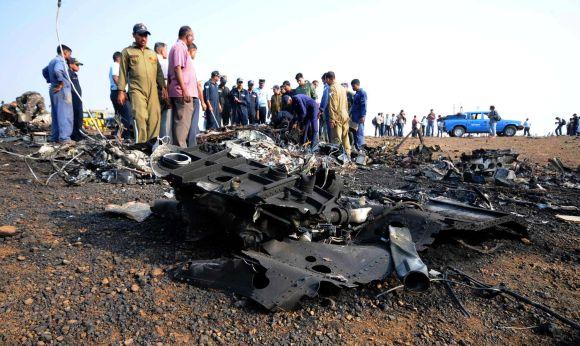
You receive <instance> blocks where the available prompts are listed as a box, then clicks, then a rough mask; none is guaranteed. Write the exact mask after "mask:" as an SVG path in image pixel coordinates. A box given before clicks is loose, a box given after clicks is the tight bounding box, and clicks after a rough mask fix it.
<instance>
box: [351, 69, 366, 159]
mask: <svg viewBox="0 0 580 346" xmlns="http://www.w3.org/2000/svg"><path fill="white" fill-rule="evenodd" d="M350 85H351V86H352V90H354V91H355V92H356V94H355V95H354V98H353V101H352V108H351V111H350V113H351V117H352V121H353V122H354V123H355V124H358V126H357V128H356V134H355V140H354V144H355V146H356V149H357V150H361V149H362V146H363V145H364V144H365V118H366V115H367V93H366V92H365V91H364V90H363V89H362V88H361V87H360V81H359V80H358V79H353V80H352V81H351V82H350Z"/></svg>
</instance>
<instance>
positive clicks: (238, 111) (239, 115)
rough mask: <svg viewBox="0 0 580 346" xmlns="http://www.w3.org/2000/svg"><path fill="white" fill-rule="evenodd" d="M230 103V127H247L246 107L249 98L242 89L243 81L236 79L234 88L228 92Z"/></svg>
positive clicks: (246, 92)
mask: <svg viewBox="0 0 580 346" xmlns="http://www.w3.org/2000/svg"><path fill="white" fill-rule="evenodd" d="M230 102H231V106H232V125H248V105H249V104H250V96H249V94H248V91H247V90H246V89H244V80H243V79H241V78H238V80H237V81H236V87H235V88H232V90H231V91H230Z"/></svg>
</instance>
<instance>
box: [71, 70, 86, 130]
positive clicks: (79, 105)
mask: <svg viewBox="0 0 580 346" xmlns="http://www.w3.org/2000/svg"><path fill="white" fill-rule="evenodd" d="M68 74H69V76H70V80H71V81H72V82H73V85H74V87H75V89H76V90H77V91H78V93H79V95H81V96H82V95H83V92H82V90H81V84H80V83H79V76H78V75H77V73H76V72H75V71H73V70H71V69H69V70H68ZM72 103H73V131H72V135H71V138H72V139H73V140H75V141H79V140H81V139H82V138H83V136H82V135H81V128H82V127H83V101H82V100H81V99H80V97H79V96H78V95H77V93H75V92H74V91H73V92H72Z"/></svg>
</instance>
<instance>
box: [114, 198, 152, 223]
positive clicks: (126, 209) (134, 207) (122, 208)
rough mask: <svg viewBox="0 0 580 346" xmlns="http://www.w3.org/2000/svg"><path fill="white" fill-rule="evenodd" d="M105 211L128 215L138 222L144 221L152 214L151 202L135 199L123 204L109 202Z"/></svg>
mask: <svg viewBox="0 0 580 346" xmlns="http://www.w3.org/2000/svg"><path fill="white" fill-rule="evenodd" d="M105 211H106V212H108V213H114V214H120V215H124V216H127V217H128V218H130V219H132V220H135V221H137V222H143V221H145V219H147V218H148V217H149V216H150V215H151V207H150V206H149V204H147V203H142V202H135V201H132V202H127V203H125V204H123V205H117V204H107V205H106V206H105Z"/></svg>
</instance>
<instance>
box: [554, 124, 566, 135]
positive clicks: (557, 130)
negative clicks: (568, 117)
mask: <svg viewBox="0 0 580 346" xmlns="http://www.w3.org/2000/svg"><path fill="white" fill-rule="evenodd" d="M562 126H564V125H558V127H556V136H561V135H562Z"/></svg>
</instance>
